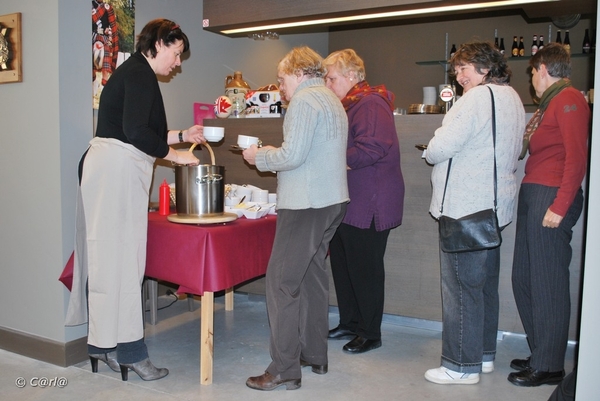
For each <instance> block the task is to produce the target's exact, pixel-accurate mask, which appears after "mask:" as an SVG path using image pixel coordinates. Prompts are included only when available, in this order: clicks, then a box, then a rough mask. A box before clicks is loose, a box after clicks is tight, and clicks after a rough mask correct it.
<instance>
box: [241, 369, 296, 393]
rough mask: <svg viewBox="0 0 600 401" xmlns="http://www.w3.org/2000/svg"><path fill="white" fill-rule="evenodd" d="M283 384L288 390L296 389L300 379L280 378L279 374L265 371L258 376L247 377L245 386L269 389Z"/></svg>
mask: <svg viewBox="0 0 600 401" xmlns="http://www.w3.org/2000/svg"><path fill="white" fill-rule="evenodd" d="M283 385H285V387H286V389H288V390H296V389H297V388H300V386H301V385H302V379H282V378H281V377H280V376H279V375H277V376H273V375H272V374H270V373H269V372H265V373H264V374H262V375H260V376H254V377H249V378H248V380H246V386H248V387H250V388H253V389H255V390H263V391H270V390H274V389H276V388H277V387H279V386H283Z"/></svg>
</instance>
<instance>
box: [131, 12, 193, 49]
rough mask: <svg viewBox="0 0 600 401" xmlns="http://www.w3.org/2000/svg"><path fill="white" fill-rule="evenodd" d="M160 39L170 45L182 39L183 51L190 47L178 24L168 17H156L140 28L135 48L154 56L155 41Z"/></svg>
mask: <svg viewBox="0 0 600 401" xmlns="http://www.w3.org/2000/svg"><path fill="white" fill-rule="evenodd" d="M161 40H162V42H163V43H164V44H165V45H166V46H170V45H172V44H173V43H175V41H177V40H181V41H183V53H185V52H187V51H188V50H189V48H190V42H189V40H188V37H187V36H186V34H185V33H183V31H182V30H181V28H180V27H179V25H178V24H176V23H175V22H173V21H170V20H168V19H164V18H157V19H155V20H152V21H150V22H148V23H147V24H146V26H144V28H142V32H140V34H139V35H138V36H137V44H136V45H135V50H136V51H138V52H140V53H142V54H144V55H146V56H152V57H156V43H157V42H160V41H161ZM148 53H150V54H148Z"/></svg>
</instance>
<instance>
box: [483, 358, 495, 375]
mask: <svg viewBox="0 0 600 401" xmlns="http://www.w3.org/2000/svg"><path fill="white" fill-rule="evenodd" d="M493 371H494V361H487V362H482V363H481V372H482V373H492V372H493Z"/></svg>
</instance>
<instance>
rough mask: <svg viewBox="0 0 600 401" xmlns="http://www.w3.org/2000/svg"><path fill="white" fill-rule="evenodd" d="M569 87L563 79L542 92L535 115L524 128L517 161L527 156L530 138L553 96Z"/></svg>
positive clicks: (567, 82) (567, 81)
mask: <svg viewBox="0 0 600 401" xmlns="http://www.w3.org/2000/svg"><path fill="white" fill-rule="evenodd" d="M569 86H571V81H570V80H568V79H564V78H563V79H561V80H560V81H557V82H555V83H553V84H552V85H550V87H549V88H548V89H546V90H545V91H544V93H543V95H542V98H541V99H540V103H539V104H538V109H537V110H536V111H535V114H534V115H533V117H531V120H529V122H528V123H527V126H526V127H525V134H524V135H523V150H522V151H521V155H520V156H519V160H522V159H523V158H524V157H525V155H526V154H527V149H529V141H530V140H531V136H532V135H533V134H534V133H535V130H536V129H537V127H538V126H539V125H540V122H541V121H542V117H544V112H545V111H546V109H547V108H548V104H550V101H551V100H552V99H554V96H556V95H558V94H559V93H560V92H562V90H563V89H565V88H568V87H569Z"/></svg>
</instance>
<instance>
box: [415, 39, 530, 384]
mask: <svg viewBox="0 0 600 401" xmlns="http://www.w3.org/2000/svg"><path fill="white" fill-rule="evenodd" d="M450 65H451V68H452V70H453V72H454V74H455V76H456V81H457V82H458V83H459V84H460V85H461V86H462V87H463V90H464V94H463V96H462V97H461V98H460V99H459V100H458V101H457V102H456V104H455V105H454V107H452V109H450V110H449V111H448V113H447V114H446V116H445V117H444V120H443V122H442V126H441V127H440V128H438V129H437V130H436V131H435V136H434V137H433V138H432V139H431V141H430V142H429V144H428V147H427V161H428V162H429V163H431V164H433V165H434V167H433V171H432V174H431V182H432V187H433V195H432V199H431V205H430V208H429V212H430V213H431V215H432V216H433V217H434V218H436V219H437V218H439V216H440V215H441V212H440V206H441V202H442V196H443V192H444V185H445V183H446V174H447V171H448V160H449V159H450V158H452V167H451V170H450V176H449V178H448V186H447V190H446V196H445V199H444V209H443V211H444V215H447V216H450V217H453V218H459V217H463V216H466V215H469V214H472V213H475V212H478V211H481V210H485V209H489V208H492V207H493V202H494V186H493V183H494V175H493V172H494V146H493V140H492V100H491V99H492V98H491V94H490V89H491V91H492V92H493V96H494V100H495V113H496V166H497V171H498V180H497V182H498V208H497V214H498V221H499V223H500V226H501V227H504V226H506V225H508V224H509V223H510V222H511V218H512V214H513V209H514V202H515V196H516V193H517V188H518V184H517V180H516V177H515V174H514V173H515V170H516V167H517V158H518V156H519V153H520V151H521V145H522V138H523V132H524V128H525V111H524V109H523V104H522V103H521V100H520V98H519V95H518V94H517V93H516V92H515V90H514V89H512V88H511V87H510V86H508V82H509V79H510V75H511V72H510V69H509V67H508V65H507V63H506V59H505V58H504V56H503V55H502V54H501V53H500V52H499V51H498V50H496V49H495V48H494V46H493V45H492V44H490V43H485V42H478V43H469V44H466V45H463V46H461V47H460V49H458V51H457V52H456V53H455V54H454V56H452V59H451V60H450ZM488 88H489V89H488ZM440 264H441V280H442V311H443V312H442V313H443V316H442V320H443V334H442V358H441V359H442V361H441V367H439V368H436V369H430V370H428V371H427V372H426V373H425V379H427V380H428V381H431V382H434V383H438V384H475V383H478V382H479V373H480V372H482V371H483V372H491V371H492V370H493V369H494V362H493V361H494V358H495V354H496V333H497V330H498V307H499V301H498V274H499V270H500V248H499V247H497V248H494V249H488V250H483V251H471V252H462V253H447V252H444V251H442V250H441V249H440Z"/></svg>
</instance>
